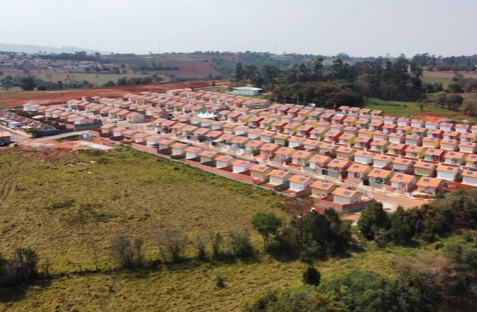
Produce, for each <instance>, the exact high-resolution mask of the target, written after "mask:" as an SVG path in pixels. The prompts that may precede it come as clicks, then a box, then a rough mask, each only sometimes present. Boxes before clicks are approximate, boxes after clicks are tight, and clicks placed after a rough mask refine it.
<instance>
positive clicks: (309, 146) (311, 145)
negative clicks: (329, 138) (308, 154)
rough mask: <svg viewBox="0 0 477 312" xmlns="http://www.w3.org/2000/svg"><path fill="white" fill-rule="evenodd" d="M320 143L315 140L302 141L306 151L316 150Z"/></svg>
mask: <svg viewBox="0 0 477 312" xmlns="http://www.w3.org/2000/svg"><path fill="white" fill-rule="evenodd" d="M320 145H321V143H320V142H318V141H315V140H306V141H305V143H303V148H304V149H305V150H307V151H317V150H318V148H319V147H320Z"/></svg>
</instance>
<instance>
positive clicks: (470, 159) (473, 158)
mask: <svg viewBox="0 0 477 312" xmlns="http://www.w3.org/2000/svg"><path fill="white" fill-rule="evenodd" d="M465 166H466V167H467V168H477V155H467V157H466V158H465Z"/></svg>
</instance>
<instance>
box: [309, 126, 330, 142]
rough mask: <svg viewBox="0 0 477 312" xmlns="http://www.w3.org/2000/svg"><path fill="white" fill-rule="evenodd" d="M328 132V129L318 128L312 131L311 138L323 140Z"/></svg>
mask: <svg viewBox="0 0 477 312" xmlns="http://www.w3.org/2000/svg"><path fill="white" fill-rule="evenodd" d="M327 132H328V129H320V128H316V129H313V130H312V131H311V132H310V136H309V138H310V139H315V140H323V139H324V137H325V134H326V133H327Z"/></svg>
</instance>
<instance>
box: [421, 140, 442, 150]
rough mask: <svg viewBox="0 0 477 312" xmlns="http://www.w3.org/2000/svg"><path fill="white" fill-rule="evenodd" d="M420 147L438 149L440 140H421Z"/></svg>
mask: <svg viewBox="0 0 477 312" xmlns="http://www.w3.org/2000/svg"><path fill="white" fill-rule="evenodd" d="M422 146H424V147H429V148H439V147H440V146H441V140H440V139H437V138H429V137H427V138H423V139H422Z"/></svg>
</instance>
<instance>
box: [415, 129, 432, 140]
mask: <svg viewBox="0 0 477 312" xmlns="http://www.w3.org/2000/svg"><path fill="white" fill-rule="evenodd" d="M428 131H429V129H426V128H414V129H412V132H411V134H412V135H418V136H420V137H422V138H425V137H427V132H428Z"/></svg>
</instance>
